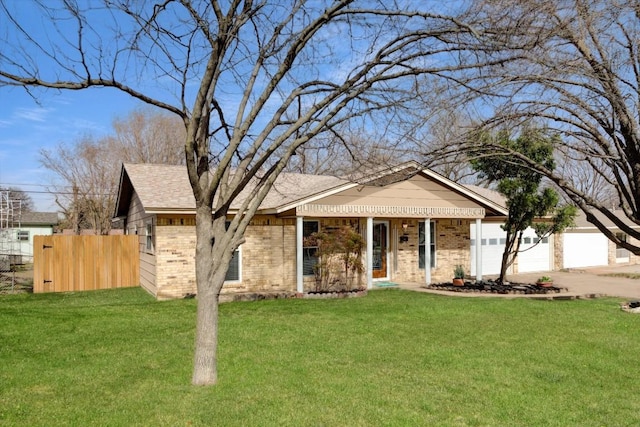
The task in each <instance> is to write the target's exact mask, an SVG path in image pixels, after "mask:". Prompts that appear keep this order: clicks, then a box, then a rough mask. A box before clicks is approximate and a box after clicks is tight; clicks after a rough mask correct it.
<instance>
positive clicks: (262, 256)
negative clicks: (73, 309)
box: [115, 163, 507, 299]
mask: <svg viewBox="0 0 640 427" xmlns="http://www.w3.org/2000/svg"><path fill="white" fill-rule="evenodd" d="M233 214H234V211H233V207H232V209H231V211H230V215H233ZM506 215H507V211H506V209H505V208H504V207H503V206H501V205H499V204H497V203H495V202H493V201H492V200H490V199H488V198H486V197H483V196H481V195H480V194H478V193H476V192H474V191H472V190H470V189H469V188H466V187H464V186H462V185H459V184H456V183H455V182H452V181H450V180H449V179H447V178H445V177H443V176H441V175H439V174H437V173H434V172H432V171H430V170H426V169H421V168H418V166H417V165H416V164H413V163H408V164H404V165H402V166H399V167H397V168H394V169H390V170H388V171H386V172H384V173H380V174H377V175H375V176H373V177H371V178H368V179H359V180H358V181H357V182H354V181H350V180H347V179H341V178H337V177H333V176H318V175H305V174H296V173H283V174H282V175H281V176H280V177H279V178H278V179H277V181H276V183H275V185H274V187H273V189H272V190H271V192H270V193H269V195H268V197H267V198H266V199H265V201H264V202H263V204H262V206H261V207H260V209H259V211H258V212H257V214H256V215H255V217H254V218H253V220H252V222H251V224H250V226H249V227H248V229H247V232H246V235H245V237H246V241H245V243H244V244H243V245H242V246H241V247H240V248H239V249H238V251H237V253H236V257H234V261H233V263H232V265H231V267H230V270H229V273H228V274H227V279H228V280H227V282H226V283H225V285H224V287H223V289H222V293H223V294H225V293H234V292H273V291H288V292H306V291H308V290H310V289H311V288H312V286H313V283H314V277H313V272H312V271H310V269H309V268H308V265H309V263H307V262H306V261H307V260H306V257H308V256H310V253H311V252H310V251H308V249H309V248H306V247H305V246H304V245H305V243H304V242H305V241H306V240H305V238H306V237H308V236H309V235H310V234H311V233H313V232H316V231H327V230H331V229H335V228H337V227H340V226H343V225H350V226H352V227H353V228H354V229H355V230H357V232H358V233H360V234H361V235H362V236H363V237H364V239H365V242H366V243H365V245H366V251H365V255H364V258H365V263H364V265H365V272H364V277H365V284H366V286H367V287H368V288H371V287H373V285H374V283H375V282H376V281H396V282H414V283H415V282H419V283H431V282H432V281H449V280H451V278H452V275H453V270H454V268H455V266H456V265H462V266H463V267H464V268H465V270H466V271H467V272H469V271H470V270H471V254H470V250H471V245H470V229H471V224H474V225H475V226H476V228H477V229H480V230H482V227H479V228H478V226H480V225H481V224H482V221H483V220H485V219H489V220H491V221H496V220H497V221H500V220H504V218H505V217H506ZM115 216H116V219H117V220H120V221H123V222H124V229H125V232H126V233H127V234H137V235H138V236H140V270H141V271H140V281H141V286H142V287H144V288H145V289H146V290H147V291H148V292H150V293H151V294H153V295H154V296H156V297H157V298H159V299H165V298H179V297H183V296H185V295H188V294H193V293H195V292H196V284H195V269H194V258H195V240H196V235H195V201H194V197H193V193H192V190H191V187H190V184H189V180H188V177H187V172H186V168H185V167H184V166H167V165H151V164H125V165H123V167H122V171H121V177H120V184H119V189H118V195H117V201H116V212H115ZM425 230H429V232H425ZM478 237H479V238H481V236H478ZM426 248H429V250H427V249H426ZM474 260H475V261H474V262H475V263H477V265H476V266H475V268H474V271H475V276H476V278H481V277H482V267H481V262H482V254H481V253H478V254H475V256H474ZM425 265H427V266H430V268H426V269H425Z"/></svg>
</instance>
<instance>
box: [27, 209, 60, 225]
mask: <svg viewBox="0 0 640 427" xmlns="http://www.w3.org/2000/svg"><path fill="white" fill-rule="evenodd" d="M58 222H60V221H59V219H58V214H57V213H56V212H22V214H21V215H20V225H23V226H26V225H56V224H57V223H58Z"/></svg>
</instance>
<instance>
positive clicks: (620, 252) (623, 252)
mask: <svg viewBox="0 0 640 427" xmlns="http://www.w3.org/2000/svg"><path fill="white" fill-rule="evenodd" d="M616 238H618V239H619V240H622V241H623V242H626V241H627V235H626V234H625V233H616ZM616 258H618V259H619V258H629V250H628V249H626V248H623V247H622V246H621V245H616Z"/></svg>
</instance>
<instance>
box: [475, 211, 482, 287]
mask: <svg viewBox="0 0 640 427" xmlns="http://www.w3.org/2000/svg"><path fill="white" fill-rule="evenodd" d="M476 280H477V281H480V280H482V219H480V218H477V219H476Z"/></svg>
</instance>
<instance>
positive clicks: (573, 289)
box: [399, 265, 640, 300]
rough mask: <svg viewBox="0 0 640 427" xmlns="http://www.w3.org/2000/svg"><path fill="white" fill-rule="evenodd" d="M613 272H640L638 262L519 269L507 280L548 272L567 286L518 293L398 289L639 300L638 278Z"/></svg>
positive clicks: (412, 286)
mask: <svg viewBox="0 0 640 427" xmlns="http://www.w3.org/2000/svg"><path fill="white" fill-rule="evenodd" d="M615 273H637V274H640V265H625V266H613V267H594V268H589V269H581V270H578V269H576V270H570V271H551V272H542V273H522V274H512V275H509V276H508V280H509V281H511V282H519V283H535V281H536V280H537V279H538V278H539V277H540V276H542V275H546V276H550V277H551V278H552V279H553V282H554V286H558V287H561V288H567V292H561V293H554V294H542V295H521V294H514V295H512V294H508V295H502V294H485V293H480V292H469V293H466V292H447V291H438V290H431V289H425V288H424V287H422V285H421V284H417V283H412V284H400V285H399V287H400V288H402V289H409V290H413V291H418V292H428V293H433V294H440V295H452V296H460V297H487V296H489V297H501V298H541V299H554V298H558V299H559V298H561V299H566V298H594V297H599V296H611V297H621V298H625V299H631V300H640V279H627V278H622V277H610V276H606V275H607V274H615Z"/></svg>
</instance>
